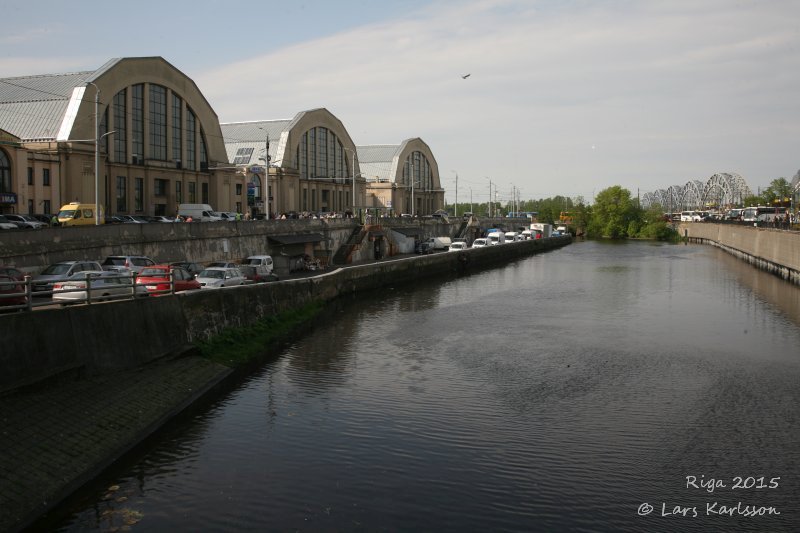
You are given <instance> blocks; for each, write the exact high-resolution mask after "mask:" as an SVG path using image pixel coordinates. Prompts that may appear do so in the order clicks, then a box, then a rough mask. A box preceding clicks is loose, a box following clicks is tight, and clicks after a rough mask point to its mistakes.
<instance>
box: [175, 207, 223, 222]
mask: <svg viewBox="0 0 800 533" xmlns="http://www.w3.org/2000/svg"><path fill="white" fill-rule="evenodd" d="M178 216H181V217H183V218H190V217H191V219H192V220H193V221H194V222H218V221H220V220H222V217H221V216H220V214H219V213H217V212H216V211H214V210H213V209H212V208H211V206H210V205H209V204H180V205H179V206H178Z"/></svg>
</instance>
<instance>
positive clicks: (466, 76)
mask: <svg viewBox="0 0 800 533" xmlns="http://www.w3.org/2000/svg"><path fill="white" fill-rule="evenodd" d="M470 76H472V74H464V75H463V76H461V79H462V80H465V79H467V78H469V77H470Z"/></svg>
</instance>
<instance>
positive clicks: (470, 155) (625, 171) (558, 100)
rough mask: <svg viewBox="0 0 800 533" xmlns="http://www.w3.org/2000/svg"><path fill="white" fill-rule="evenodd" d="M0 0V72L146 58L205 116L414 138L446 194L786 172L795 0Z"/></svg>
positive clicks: (794, 82) (793, 124) (579, 191)
mask: <svg viewBox="0 0 800 533" xmlns="http://www.w3.org/2000/svg"><path fill="white" fill-rule="evenodd" d="M134 5H135V8H134V7H133V6H134ZM0 11H2V13H3V19H4V22H3V26H4V32H3V33H2V34H0V48H2V50H3V54H2V57H0V77H13V76H25V75H31V74H51V73H65V72H76V71H82V70H95V69H97V68H99V67H100V66H101V65H103V64H104V63H105V62H106V61H107V60H109V59H110V58H114V57H138V56H161V57H163V58H164V59H166V60H167V61H169V62H170V63H171V64H172V65H173V66H175V67H176V68H178V69H179V70H181V71H182V72H183V73H185V74H186V75H187V76H189V77H190V78H192V79H193V80H194V81H195V83H196V84H197V85H198V87H199V88H200V90H201V91H202V92H203V94H204V95H205V96H206V98H207V100H208V101H209V103H210V104H211V106H212V107H213V108H214V110H215V111H216V112H217V115H218V116H219V119H220V122H236V121H248V120H266V119H286V118H292V117H294V116H295V115H296V114H297V113H298V112H300V111H305V110H309V109H315V108H320V107H324V108H326V109H328V110H329V111H330V112H331V113H333V114H334V115H335V116H336V117H338V118H339V119H340V120H341V121H342V123H343V124H344V126H345V127H346V128H347V130H348V132H349V133H350V136H351V137H352V139H353V141H354V142H355V143H356V144H357V145H368V144H399V143H400V142H402V141H403V140H404V139H408V138H415V137H419V138H421V139H422V140H423V141H425V142H426V143H427V144H428V146H430V148H431V150H432V152H433V154H434V157H435V158H436V162H437V164H438V166H439V173H440V177H441V182H442V186H443V187H444V188H445V189H446V191H447V192H446V199H447V201H448V202H453V201H454V199H455V195H456V190H457V194H458V200H459V202H465V201H470V199H472V200H473V201H474V202H476V203H477V202H485V201H487V199H488V198H489V190H490V189H489V188H490V184H491V187H492V196H493V197H494V198H493V199H495V198H496V199H498V200H500V201H507V200H508V199H510V198H511V196H512V191H518V195H519V197H520V198H522V199H523V200H526V199H540V198H549V197H553V196H556V195H560V196H566V197H570V198H573V199H575V200H578V199H583V200H584V201H587V202H591V200H592V199H593V198H594V196H595V194H597V193H598V192H600V191H601V190H603V189H605V188H608V187H611V186H614V185H620V186H622V187H624V188H626V189H628V190H630V191H631V193H632V194H633V195H636V194H644V193H646V192H653V191H655V190H657V189H666V188H668V187H670V186H672V185H679V186H682V185H684V184H686V183H687V182H689V181H692V180H700V181H702V182H704V183H705V182H706V181H707V180H708V179H709V178H710V177H711V176H712V175H714V174H715V173H721V172H728V173H736V174H740V175H741V176H742V177H744V179H745V180H746V182H747V183H748V185H750V187H751V189H752V190H753V191H754V192H757V190H758V189H759V188H764V187H767V186H768V185H769V184H770V182H771V181H772V180H774V179H776V178H780V177H784V178H787V179H788V180H791V179H792V177H793V176H794V175H795V174H796V173H797V172H798V169H800V2H798V1H797V0H754V1H751V0H742V1H734V0H668V1H646V0H597V1H589V0H562V1H557V0H542V1H537V0H374V1H368V0H339V1H337V2H331V1H329V0H312V1H303V0H295V1H291V2H287V1H286V0H283V1H281V2H273V1H272V0H254V1H245V0H225V1H221V0H192V1H183V0H170V1H169V2H165V1H159V2H155V1H151V0H142V1H139V2H136V3H135V4H129V3H123V2H115V1H107V0H106V1H102V2H100V1H95V0H83V1H80V2H64V1H56V0H47V1H41V0H27V2H25V3H23V2H13V3H10V5H7V6H3V7H2V9H0ZM467 74H469V76H468V77H466V78H465V77H464V76H466V75H467ZM456 183H457V184H458V187H457V189H456Z"/></svg>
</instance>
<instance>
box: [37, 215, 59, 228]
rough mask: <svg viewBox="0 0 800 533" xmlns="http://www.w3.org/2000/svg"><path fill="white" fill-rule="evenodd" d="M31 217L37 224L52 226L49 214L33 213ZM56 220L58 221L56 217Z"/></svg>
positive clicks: (51, 216) (51, 217)
mask: <svg viewBox="0 0 800 533" xmlns="http://www.w3.org/2000/svg"><path fill="white" fill-rule="evenodd" d="M31 216H32V217H33V218H35V219H36V220H38V221H39V222H44V223H45V224H46V225H48V226H52V225H53V215H51V214H47V213H34V214H32V215H31ZM56 220H58V217H56Z"/></svg>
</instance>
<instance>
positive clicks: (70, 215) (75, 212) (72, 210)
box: [58, 202, 106, 226]
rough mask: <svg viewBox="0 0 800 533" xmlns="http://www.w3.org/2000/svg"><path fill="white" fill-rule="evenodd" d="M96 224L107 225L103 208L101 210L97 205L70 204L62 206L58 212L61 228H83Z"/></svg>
mask: <svg viewBox="0 0 800 533" xmlns="http://www.w3.org/2000/svg"><path fill="white" fill-rule="evenodd" d="M95 217H97V220H95ZM95 222H99V223H100V224H105V222H106V216H105V213H104V212H103V206H102V205H101V206H100V208H99V209H97V208H96V207H95V204H82V203H80V202H70V203H68V204H66V205H62V206H61V209H60V210H59V211H58V224H59V225H60V226H83V225H93V224H95Z"/></svg>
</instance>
